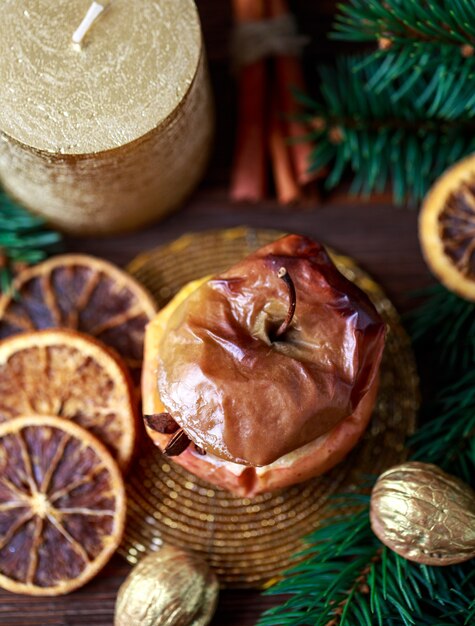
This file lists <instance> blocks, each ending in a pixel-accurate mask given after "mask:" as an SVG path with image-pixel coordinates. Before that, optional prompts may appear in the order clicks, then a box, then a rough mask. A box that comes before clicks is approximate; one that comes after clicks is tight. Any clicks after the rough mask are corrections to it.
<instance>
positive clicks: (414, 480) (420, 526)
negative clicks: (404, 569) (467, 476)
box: [370, 462, 475, 565]
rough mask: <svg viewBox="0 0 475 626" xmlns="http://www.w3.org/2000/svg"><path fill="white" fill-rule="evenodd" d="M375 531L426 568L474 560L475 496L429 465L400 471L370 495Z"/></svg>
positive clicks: (390, 472) (385, 477) (399, 468)
mask: <svg viewBox="0 0 475 626" xmlns="http://www.w3.org/2000/svg"><path fill="white" fill-rule="evenodd" d="M370 517H371V527H372V529H373V532H374V533H375V535H376V536H377V537H378V539H379V540H380V541H382V543H384V544H385V545H386V546H388V548H390V549H391V550H393V551H394V552H396V553H397V554H399V555H400V556H402V557H404V558H405V559H408V560H409V561H415V562H416V563H423V564H425V565H453V564H454V563H461V562H463V561H468V560H469V559H471V558H473V557H475V492H474V491H473V490H472V489H471V488H470V487H469V486H468V485H466V484H465V483H463V482H462V481H461V480H459V479H458V478H455V477H454V476H451V475H450V474H446V473H445V472H444V471H442V470H441V469H440V468H438V467H436V466H435V465H431V464H429V463H417V462H410V463H403V464H402V465H396V467H393V468H391V469H389V470H387V471H386V472H384V474H381V476H380V477H379V478H378V480H377V482H376V484H375V486H374V488H373V492H372V494H371V511H370Z"/></svg>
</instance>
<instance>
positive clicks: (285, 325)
mask: <svg viewBox="0 0 475 626" xmlns="http://www.w3.org/2000/svg"><path fill="white" fill-rule="evenodd" d="M277 276H278V277H279V278H281V279H282V280H283V281H284V283H285V284H286V285H287V289H288V291H289V308H288V311H287V315H286V317H285V320H284V321H283V322H282V324H281V325H280V326H279V328H278V329H277V331H276V333H275V337H276V338H278V337H281V336H282V335H284V334H285V333H286V332H287V331H288V330H289V328H290V325H291V324H292V320H293V319H294V314H295V307H296V305H297V294H296V292H295V285H294V281H293V280H292V278H291V277H290V274H289V273H288V271H287V269H286V268H285V267H281V268H280V270H279V271H278V272H277Z"/></svg>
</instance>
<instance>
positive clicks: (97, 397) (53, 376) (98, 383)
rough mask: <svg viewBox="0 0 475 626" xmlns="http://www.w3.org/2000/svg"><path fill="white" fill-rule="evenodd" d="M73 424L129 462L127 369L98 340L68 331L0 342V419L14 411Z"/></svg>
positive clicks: (133, 416)
mask: <svg viewBox="0 0 475 626" xmlns="http://www.w3.org/2000/svg"><path fill="white" fill-rule="evenodd" d="M29 414H38V415H56V416H59V417H62V418H68V419H70V420H72V421H73V422H76V423H78V424H79V425H80V426H82V427H83V428H86V429H87V430H89V431H90V432H92V433H93V434H94V435H95V436H97V437H98V438H99V439H100V440H101V441H102V442H103V443H104V444H106V446H107V447H108V448H109V449H110V450H111V452H112V453H113V455H114V456H115V458H116V459H117V461H118V463H119V465H120V466H121V467H122V468H123V469H125V468H126V467H127V465H128V464H129V462H130V460H131V457H132V454H133V451H134V445H135V437H136V424H137V419H138V416H137V406H136V401H135V399H134V397H133V386H132V382H131V380H130V377H129V374H128V371H127V368H126V367H125V365H124V364H123V363H121V361H120V359H119V358H118V357H117V356H116V355H115V353H113V352H111V351H110V350H108V349H107V348H106V347H105V346H102V345H101V344H100V343H99V342H98V341H96V340H94V339H91V338H89V337H87V336H85V335H82V334H80V333H76V332H74V331H69V330H45V331H39V332H33V333H24V334H21V335H16V336H15V337H10V338H9V339H5V340H4V341H1V342H0V423H2V422H7V421H9V420H11V419H12V418H15V417H17V416H19V415H29Z"/></svg>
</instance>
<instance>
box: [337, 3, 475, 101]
mask: <svg viewBox="0 0 475 626" xmlns="http://www.w3.org/2000/svg"><path fill="white" fill-rule="evenodd" d="M474 14H475V0H437V2H419V1H418V0H386V1H385V2H381V1H380V0H350V1H349V2H348V3H345V4H340V5H339V13H338V15H337V17H336V21H335V27H334V32H333V34H332V37H333V38H334V39H341V40H346V41H352V42H376V43H378V44H379V49H378V50H376V51H375V52H374V53H372V54H371V55H370V57H369V58H370V59H372V60H377V61H378V62H379V64H380V65H381V71H380V72H379V73H378V75H377V76H376V75H375V77H374V80H372V81H370V83H369V84H371V86H372V88H374V89H376V90H382V89H385V88H386V87H387V86H388V84H389V83H391V82H392V81H394V80H396V79H398V78H400V77H402V76H404V83H405V86H403V87H402V88H403V89H407V90H409V89H411V88H412V86H413V85H414V84H415V83H416V81H418V80H419V77H420V76H421V74H422V73H424V72H430V73H432V74H434V81H433V84H432V91H433V95H436V96H437V97H440V96H441V95H442V93H443V91H444V86H445V87H448V88H449V89H452V91H456V90H457V89H458V88H460V87H462V86H463V84H464V80H470V79H471V78H473V76H474V73H475V57H473V56H472V55H473V44H474V40H475V25H474V20H473V16H474ZM447 93H449V92H447ZM428 96H429V95H428V94H427V98H426V102H429V103H430V101H429V97H428ZM455 97H456V96H455ZM472 102H473V99H472ZM472 107H473V104H472ZM472 111H473V109H472Z"/></svg>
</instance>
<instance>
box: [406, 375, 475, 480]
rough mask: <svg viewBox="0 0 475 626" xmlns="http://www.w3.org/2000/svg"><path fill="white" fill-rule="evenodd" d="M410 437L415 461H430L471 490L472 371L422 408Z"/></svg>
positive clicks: (474, 476) (474, 456)
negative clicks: (463, 482)
mask: <svg viewBox="0 0 475 626" xmlns="http://www.w3.org/2000/svg"><path fill="white" fill-rule="evenodd" d="M421 421H422V423H423V425H422V426H421V427H420V428H419V429H418V431H417V432H416V434H415V435H414V436H413V437H412V438H411V440H410V442H409V445H410V447H411V448H412V449H413V450H414V453H413V455H412V458H413V459H414V460H416V461H425V460H428V459H429V460H430V462H431V463H435V464H436V465H438V466H439V467H442V468H443V469H445V470H446V471H447V472H449V473H451V474H456V475H457V476H459V477H460V478H462V479H463V480H464V481H465V482H466V483H468V484H471V485H472V487H475V370H474V369H473V368H472V369H471V371H469V372H468V373H467V374H466V375H465V376H464V377H463V378H462V379H461V380H459V381H458V382H457V383H454V384H453V385H452V386H451V387H448V388H445V389H444V390H443V391H442V392H440V393H439V394H438V396H437V397H436V399H435V401H433V402H432V403H429V404H428V405H427V406H425V407H424V410H423V412H422V415H421Z"/></svg>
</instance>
